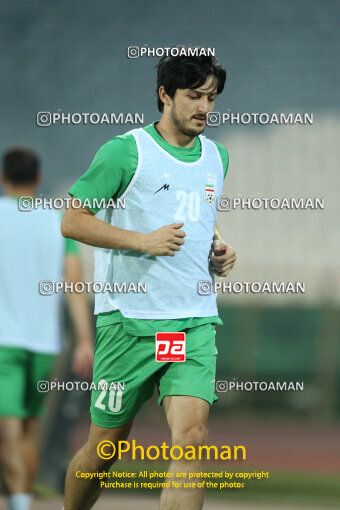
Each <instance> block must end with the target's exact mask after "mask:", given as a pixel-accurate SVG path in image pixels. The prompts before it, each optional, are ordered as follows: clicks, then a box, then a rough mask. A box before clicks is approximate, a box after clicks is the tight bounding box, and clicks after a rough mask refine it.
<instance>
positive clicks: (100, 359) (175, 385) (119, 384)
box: [91, 323, 218, 428]
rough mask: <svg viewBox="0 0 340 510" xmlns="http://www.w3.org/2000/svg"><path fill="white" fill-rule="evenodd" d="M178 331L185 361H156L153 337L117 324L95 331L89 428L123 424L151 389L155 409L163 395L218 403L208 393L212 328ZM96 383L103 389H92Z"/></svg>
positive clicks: (212, 376)
mask: <svg viewBox="0 0 340 510" xmlns="http://www.w3.org/2000/svg"><path fill="white" fill-rule="evenodd" d="M184 332H185V333H186V361H184V362H157V361H155V337H154V336H131V335H129V334H128V333H127V332H126V330H125V329H124V325H123V323H117V324H111V325H109V326H101V327H99V328H97V336H96V342H95V351H94V367H93V383H94V384H95V386H96V389H93V390H92V395H91V418H92V422H93V423H94V424H95V425H98V426H100V427H109V428H110V427H119V426H120V425H124V424H125V423H127V422H128V421H130V420H131V419H132V418H133V417H134V416H135V415H136V413H137V412H138V410H139V409H140V407H141V406H142V405H143V403H144V402H145V401H146V400H148V399H149V398H151V397H152V395H153V393H154V389H155V386H156V388H157V391H158V403H159V404H160V405H161V403H162V400H163V398H164V397H165V396H166V395H189V396H192V397H198V398H202V399H204V400H206V401H207V402H209V404H212V403H213V402H215V401H216V400H218V398H217V396H216V395H215V393H214V391H215V374H216V357H217V349H216V345H215V334H216V332H215V326H214V324H204V325H202V326H197V327H195V328H189V329H186V330H184ZM100 381H104V383H106V385H107V389H105V386H104V389H102V390H100V389H97V388H98V383H99V382H100ZM101 384H103V382H101ZM110 388H111V389H110Z"/></svg>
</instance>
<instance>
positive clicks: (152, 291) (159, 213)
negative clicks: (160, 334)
mask: <svg viewBox="0 0 340 510" xmlns="http://www.w3.org/2000/svg"><path fill="white" fill-rule="evenodd" d="M130 134H132V135H133V136H134V137H135V140H136V144H137V149H138V166H137V169H136V172H135V174H134V176H133V178H132V180H131V182H130V184H129V186H128V187H127V189H126V190H125V192H124V194H123V195H122V196H121V197H120V200H121V199H123V198H125V205H126V207H125V208H122V207H120V208H113V209H107V210H101V211H100V212H99V213H98V216H97V217H98V218H99V219H102V220H104V221H106V222H108V223H111V224H112V225H114V226H116V227H119V228H121V229H125V230H133V231H136V232H142V233H149V232H152V231H153V230H156V229H158V228H160V227H163V226H165V225H168V224H171V223H181V222H184V226H183V227H182V229H181V230H183V231H184V232H185V233H186V237H185V238H184V240H185V243H184V245H182V246H181V250H180V251H176V252H175V256H174V257H170V256H152V255H148V254H143V253H141V252H138V251H132V250H108V249H103V248H96V249H95V281H100V282H102V283H105V282H110V283H111V284H113V283H114V282H117V284H116V289H117V290H118V289H123V290H124V288H125V289H126V290H127V291H128V290H129V289H130V292H118V291H116V292H111V293H110V292H103V293H101V294H96V306H95V313H96V314H98V313H102V312H108V311H112V310H117V309H119V310H120V311H121V313H122V314H123V315H124V317H130V318H139V319H176V318H185V317H209V316H214V315H217V314H218V312H217V307H216V294H215V293H212V294H210V295H200V294H199V293H198V285H199V284H198V282H199V281H209V282H212V283H213V282H214V277H213V274H212V273H210V272H209V260H208V256H209V251H210V249H211V244H212V241H213V236H214V226H215V223H216V210H217V205H216V204H217V198H218V197H219V196H220V195H221V194H222V187H223V165H222V161H221V158H220V154H219V152H218V149H217V147H216V145H215V144H214V143H213V142H212V141H210V140H208V139H207V138H206V137H205V136H202V135H201V136H199V138H200V142H201V157H200V159H199V160H197V161H195V162H193V163H183V162H181V161H179V160H177V159H176V158H174V157H173V156H171V155H170V154H169V153H167V152H166V151H165V150H164V149H163V148H162V147H161V146H160V145H159V144H157V142H156V141H155V140H154V139H153V138H152V137H151V136H150V135H149V134H148V133H147V132H146V131H145V130H143V129H142V128H141V129H134V130H132V131H130ZM138 282H140V283H141V284H145V285H144V287H143V288H145V287H146V292H139V293H137V292H135V291H134V289H136V288H137V284H138ZM124 283H125V286H124ZM131 284H134V285H131ZM131 289H132V290H131Z"/></svg>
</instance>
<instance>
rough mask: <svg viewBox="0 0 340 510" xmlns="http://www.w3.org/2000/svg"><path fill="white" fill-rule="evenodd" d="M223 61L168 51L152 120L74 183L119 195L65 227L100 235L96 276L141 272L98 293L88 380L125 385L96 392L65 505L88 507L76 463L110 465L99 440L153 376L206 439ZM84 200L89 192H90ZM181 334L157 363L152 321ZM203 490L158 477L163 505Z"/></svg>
mask: <svg viewBox="0 0 340 510" xmlns="http://www.w3.org/2000/svg"><path fill="white" fill-rule="evenodd" d="M225 79H226V72H225V70H224V69H223V68H222V67H221V66H220V65H219V64H218V63H217V62H216V60H215V58H214V57H187V56H184V57H183V56H179V57H166V58H163V59H162V60H161V61H160V62H159V64H158V76H157V102H158V108H159V110H160V111H161V112H162V117H161V120H160V121H159V122H155V123H153V124H151V125H149V126H146V127H144V128H142V129H135V130H132V131H130V132H128V133H126V134H125V135H122V136H117V137H115V138H113V139H112V140H110V141H109V142H107V143H106V144H105V145H103V146H102V147H101V148H100V149H99V151H98V152H97V154H96V156H95V158H94V160H93V162H92V164H91V166H90V168H89V170H88V171H87V172H86V173H85V174H84V175H83V176H82V177H81V178H80V179H78V181H77V182H76V183H75V184H74V186H73V187H72V188H71V190H70V194H71V195H72V196H74V197H76V198H77V199H80V200H81V201H82V202H83V203H84V201H85V200H87V201H88V200H90V201H91V200H94V199H97V203H98V200H102V199H104V200H106V201H107V200H109V199H110V198H111V197H113V198H114V199H117V198H121V199H123V198H124V199H125V208H116V207H115V208H107V209H105V208H103V209H101V210H99V209H98V208H96V207H95V206H94V207H91V208H87V207H83V208H80V209H79V208H78V209H77V208H70V209H68V211H67V212H66V214H65V216H64V219H63V222H62V233H63V235H64V236H66V237H71V238H74V239H77V240H79V241H82V242H84V243H87V244H90V245H92V246H95V247H96V248H95V281H101V282H103V283H105V282H110V283H113V282H117V283H118V284H119V285H121V284H123V283H124V282H125V283H128V282H134V283H135V284H136V283H137V282H145V283H146V284H147V292H146V293H140V294H131V293H130V294H129V293H125V294H124V293H103V294H100V295H96V307H95V313H96V314H98V319H97V328H98V329H97V337H96V344H95V361H94V373H93V381H94V383H96V384H98V382H99V381H105V382H106V383H107V385H108V387H109V386H110V384H111V383H112V382H117V381H120V382H123V383H124V389H123V390H117V391H116V390H111V391H99V390H94V391H93V393H92V405H91V418H92V426H91V431H90V434H89V438H88V442H87V444H86V445H85V446H84V447H83V448H82V449H81V450H80V451H79V452H78V453H77V454H76V456H75V457H74V459H73V460H72V462H71V464H70V466H69V469H68V473H67V478H66V490H65V503H64V508H65V510H88V509H90V508H91V507H92V505H93V504H94V503H95V501H96V500H97V498H98V496H99V494H100V487H99V483H100V480H98V479H96V478H93V479H92V480H89V479H87V480H85V479H84V478H82V479H79V478H76V472H77V471H82V472H96V471H106V470H108V469H109V468H110V465H111V464H112V460H103V459H102V458H100V457H99V456H98V454H97V446H98V444H99V443H100V442H101V441H103V440H110V441H112V442H113V443H115V444H117V443H118V441H119V440H126V438H127V437H128V435H129V432H130V429H131V426H132V422H133V419H134V416H135V415H136V413H137V412H138V410H139V409H140V407H141V406H142V404H143V403H144V402H145V401H146V400H147V399H149V398H151V396H152V394H153V392H154V388H155V386H156V387H157V390H158V395H159V398H158V402H159V404H160V405H163V408H164V411H165V415H166V418H167V421H168V424H169V427H170V429H171V435H172V442H173V444H174V445H179V446H182V447H185V446H186V445H193V446H198V445H202V444H204V443H205V441H206V438H207V428H206V425H207V419H208V413H209V408H210V406H211V404H212V403H213V402H214V401H216V400H217V397H216V396H215V394H214V389H215V383H214V378H215V371H216V355H217V350H216V346H215V324H221V323H222V321H221V319H220V318H219V317H218V312H217V308H216V294H215V293H211V294H210V295H206V296H202V295H200V294H199V293H198V291H197V285H198V282H199V281H200V280H204V281H206V280H209V281H213V279H214V277H213V273H215V274H217V275H219V276H227V274H228V273H229V271H230V270H231V269H232V267H233V265H234V263H235V260H236V255H235V251H234V250H233V249H232V248H231V247H230V246H228V245H227V244H226V243H225V242H224V241H223V240H222V237H221V235H220V233H219V231H218V229H217V226H216V209H217V207H216V201H217V197H218V196H220V195H221V194H222V187H223V180H224V178H225V176H226V173H227V168H228V159H229V158H228V153H227V151H226V149H225V148H224V147H223V146H222V145H220V144H218V143H216V142H213V141H210V140H208V139H207V138H205V137H204V136H202V135H201V133H202V132H203V130H204V128H205V125H206V118H207V113H208V112H209V111H212V110H213V106H214V101H215V99H216V96H217V94H219V93H220V92H222V90H223V87H224V82H225ZM86 203H87V204H88V202H86ZM180 331H181V332H185V333H186V361H185V362H183V363H176V362H156V361H155V334H156V333H157V332H180ZM169 469H170V471H171V472H190V471H194V472H200V471H202V462H201V461H187V460H184V461H183V460H178V461H172V463H171V465H170V468H169ZM202 504H203V490H202V489H201V488H196V489H183V488H178V489H177V488H169V489H168V488H165V489H163V492H162V495H161V503H160V508H161V510H170V509H173V508H178V509H183V510H184V509H185V510H198V509H200V508H201V507H202Z"/></svg>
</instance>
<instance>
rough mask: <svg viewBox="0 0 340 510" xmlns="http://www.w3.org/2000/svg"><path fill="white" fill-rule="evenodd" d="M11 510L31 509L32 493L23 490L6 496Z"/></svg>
mask: <svg viewBox="0 0 340 510" xmlns="http://www.w3.org/2000/svg"><path fill="white" fill-rule="evenodd" d="M6 499H7V505H8V509H9V510H29V509H30V506H31V501H32V496H31V494H24V493H22V492H20V493H17V494H11V495H10V496H7V497H6Z"/></svg>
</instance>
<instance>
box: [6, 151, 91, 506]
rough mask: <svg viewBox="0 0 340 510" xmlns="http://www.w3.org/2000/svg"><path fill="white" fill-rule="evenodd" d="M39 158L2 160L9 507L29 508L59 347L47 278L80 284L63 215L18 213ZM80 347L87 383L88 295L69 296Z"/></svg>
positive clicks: (56, 298)
mask: <svg viewBox="0 0 340 510" xmlns="http://www.w3.org/2000/svg"><path fill="white" fill-rule="evenodd" d="M39 182H40V170H39V160H38V157H37V156H36V154H35V153H33V152H32V151H31V150H29V149H27V148H14V149H11V150H8V151H7V152H6V153H5V154H4V157H3V167H2V185H3V188H4V191H5V196H3V197H1V198H0V239H1V256H0V474H1V477H2V481H3V485H4V488H5V491H6V500H7V505H8V508H9V510H28V509H29V508H30V505H31V499H32V496H31V492H32V488H33V484H34V480H35V477H36V473H37V469H38V451H37V427H38V424H39V417H40V416H41V414H42V411H43V407H42V406H43V400H44V397H45V395H46V393H39V391H38V389H37V383H38V381H45V380H48V379H49V377H50V376H51V373H52V370H53V364H54V361H55V359H56V357H57V355H58V354H59V353H60V352H61V350H62V342H61V334H60V298H61V293H58V294H53V295H41V294H40V293H39V283H40V281H42V280H47V281H52V282H54V281H60V280H61V279H62V277H63V275H64V277H65V280H66V281H74V282H76V281H81V280H82V269H81V262H80V257H79V254H78V247H77V243H75V241H72V240H69V239H68V240H66V242H65V239H63V237H62V236H61V234H60V222H61V217H60V214H59V213H58V212H56V211H54V210H51V209H43V208H37V209H33V210H31V211H22V210H19V203H18V198H19V197H28V198H29V197H34V196H35V195H36V191H37V187H38V185H39ZM67 297H68V306H69V310H70V315H71V319H72V322H73V325H74V330H75V336H76V346H75V351H74V357H73V360H72V370H73V371H74V372H75V373H76V374H77V375H79V376H80V377H82V378H85V379H87V378H89V377H90V376H91V374H92V365H93V341H92V333H91V326H90V314H89V309H88V303H87V298H86V297H85V296H84V295H82V294H76V293H68V294H67Z"/></svg>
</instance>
